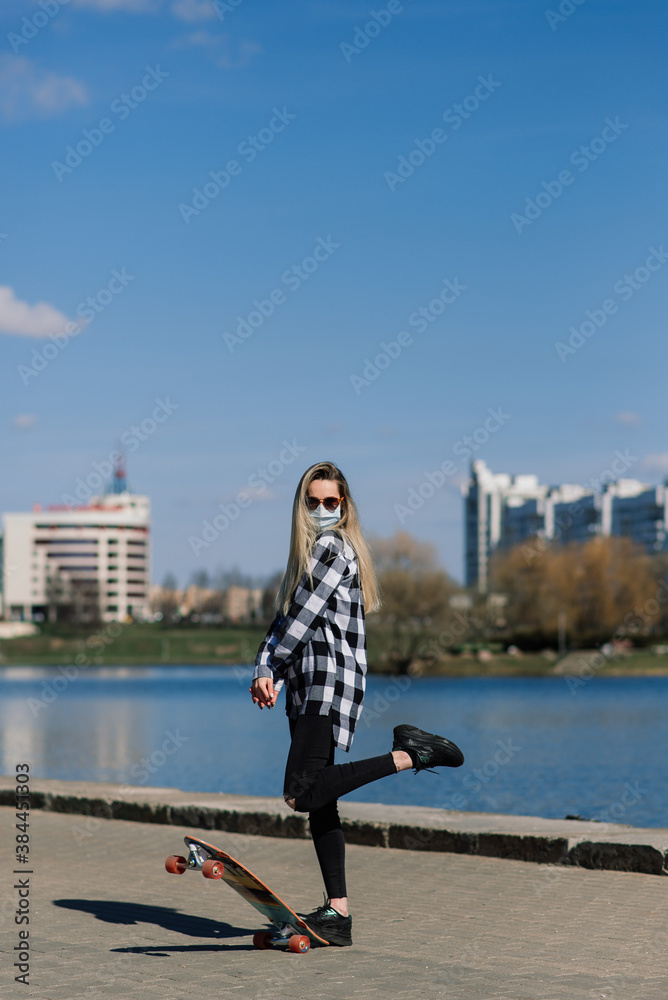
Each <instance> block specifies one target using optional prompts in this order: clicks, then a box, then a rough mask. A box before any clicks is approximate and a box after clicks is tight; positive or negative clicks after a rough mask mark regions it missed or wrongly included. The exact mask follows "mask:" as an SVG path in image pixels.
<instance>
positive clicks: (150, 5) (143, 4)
mask: <svg viewBox="0 0 668 1000" xmlns="http://www.w3.org/2000/svg"><path fill="white" fill-rule="evenodd" d="M73 6H75V7H89V8H91V9H92V10H99V11H102V13H103V14H104V13H107V12H108V11H112V10H124V11H126V12H127V13H129V14H146V13H148V14H152V13H153V12H154V11H156V10H158V8H159V6H160V2H159V0H157V2H156V0H74V4H73Z"/></svg>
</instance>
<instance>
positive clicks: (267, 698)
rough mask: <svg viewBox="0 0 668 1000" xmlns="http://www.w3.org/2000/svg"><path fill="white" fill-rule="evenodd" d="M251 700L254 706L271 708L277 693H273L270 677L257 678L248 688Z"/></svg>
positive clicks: (272, 683)
mask: <svg viewBox="0 0 668 1000" xmlns="http://www.w3.org/2000/svg"><path fill="white" fill-rule="evenodd" d="M248 690H249V691H250V693H251V698H252V699H253V703H254V704H255V705H259V707H260V708H273V707H274V705H275V704H276V699H277V698H278V691H274V682H273V680H272V679H271V677H257V678H256V679H255V680H254V681H253V683H252V684H251V686H250V688H249V689H248Z"/></svg>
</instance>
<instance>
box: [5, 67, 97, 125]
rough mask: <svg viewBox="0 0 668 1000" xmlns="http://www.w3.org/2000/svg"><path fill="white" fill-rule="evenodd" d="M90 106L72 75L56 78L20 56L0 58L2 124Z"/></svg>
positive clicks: (84, 87)
mask: <svg viewBox="0 0 668 1000" xmlns="http://www.w3.org/2000/svg"><path fill="white" fill-rule="evenodd" d="M89 103H90V97H89V94H88V89H87V87H86V85H85V84H84V83H82V82H81V81H80V80H75V79H74V77H73V76H58V74H57V73H51V72H49V70H43V69H40V68H39V67H37V66H36V65H35V64H34V63H33V62H32V61H31V60H30V59H25V58H24V57H23V56H10V55H0V115H2V117H3V118H4V119H5V120H6V121H21V120H24V119H26V118H34V117H37V118H50V117H52V116H53V115H59V114H60V113H61V112H63V111H66V110H67V109H68V108H70V107H72V106H73V105H74V106H76V105H79V106H81V105H86V104H89Z"/></svg>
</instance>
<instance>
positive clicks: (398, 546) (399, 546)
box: [372, 531, 457, 673]
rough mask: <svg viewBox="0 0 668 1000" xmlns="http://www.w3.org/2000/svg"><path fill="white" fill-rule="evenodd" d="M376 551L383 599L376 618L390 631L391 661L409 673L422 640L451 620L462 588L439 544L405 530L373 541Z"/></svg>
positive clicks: (389, 654)
mask: <svg viewBox="0 0 668 1000" xmlns="http://www.w3.org/2000/svg"><path fill="white" fill-rule="evenodd" d="M372 550H373V555H374V560H375V563H376V568H377V572H378V582H379V584H380V591H381V598H382V602H383V603H382V607H381V609H380V612H379V613H378V614H377V615H376V616H375V620H376V621H377V622H378V624H379V625H380V626H381V629H382V630H383V631H386V635H387V639H388V640H389V646H388V649H387V656H388V658H389V660H390V662H391V663H392V664H393V665H394V666H395V667H396V669H397V670H398V672H399V673H406V672H407V671H408V667H409V665H410V663H411V661H412V660H413V659H414V657H415V656H416V654H417V652H418V650H419V648H420V646H421V644H423V643H424V642H425V640H426V639H427V638H428V637H429V636H430V635H435V634H436V633H437V632H438V631H439V628H442V626H443V625H444V624H445V622H447V620H448V617H449V614H450V597H451V596H452V594H453V593H454V592H455V590H456V589H457V587H456V584H455V583H454V582H453V581H452V580H451V579H450V577H449V576H448V574H447V573H446V572H445V571H444V570H443V569H441V568H440V566H439V565H438V561H437V559H436V553H435V550H434V548H433V546H431V545H428V544H425V543H423V542H420V541H418V540H417V539H416V538H413V537H412V535H409V534H408V533H407V532H405V531H398V532H397V533H396V534H395V535H393V536H392V537H391V538H375V539H373V540H372ZM372 625H373V619H372Z"/></svg>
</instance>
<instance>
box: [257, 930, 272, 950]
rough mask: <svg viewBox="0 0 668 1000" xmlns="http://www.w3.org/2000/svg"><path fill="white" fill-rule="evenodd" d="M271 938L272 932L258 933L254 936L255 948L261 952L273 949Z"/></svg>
mask: <svg viewBox="0 0 668 1000" xmlns="http://www.w3.org/2000/svg"><path fill="white" fill-rule="evenodd" d="M271 937H272V935H271V933H270V931H256V932H255V934H253V947H254V948H259V949H260V951H264V950H265V948H271Z"/></svg>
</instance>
